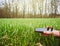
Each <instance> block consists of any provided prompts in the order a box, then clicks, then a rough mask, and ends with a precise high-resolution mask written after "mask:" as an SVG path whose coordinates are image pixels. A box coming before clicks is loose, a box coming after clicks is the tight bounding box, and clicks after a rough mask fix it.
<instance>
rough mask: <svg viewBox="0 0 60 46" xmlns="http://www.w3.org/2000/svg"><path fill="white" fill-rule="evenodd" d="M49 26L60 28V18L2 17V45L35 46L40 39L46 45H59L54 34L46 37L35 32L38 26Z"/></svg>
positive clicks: (0, 40) (0, 37)
mask: <svg viewBox="0 0 60 46" xmlns="http://www.w3.org/2000/svg"><path fill="white" fill-rule="evenodd" d="M47 26H53V27H54V29H60V19H59V18H49V19H48V18H45V19H39V18H38V19H37V18H36V19H33V18H32V19H22V18H21V19H0V46H35V44H36V43H37V42H38V41H40V42H41V43H42V44H43V45H44V46H58V41H56V39H55V38H54V36H49V37H44V36H42V35H40V34H38V33H36V32H35V29H36V28H44V27H47Z"/></svg>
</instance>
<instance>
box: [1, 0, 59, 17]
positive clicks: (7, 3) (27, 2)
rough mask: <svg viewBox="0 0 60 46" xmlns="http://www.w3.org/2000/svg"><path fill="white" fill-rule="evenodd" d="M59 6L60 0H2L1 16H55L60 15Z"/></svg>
mask: <svg viewBox="0 0 60 46" xmlns="http://www.w3.org/2000/svg"><path fill="white" fill-rule="evenodd" d="M2 6H3V7H2ZM59 7H60V0H23V1H22V0H4V1H2V2H0V17H1V18H3V17H4V18H5V17H6V18H43V17H53V18H55V17H56V16H58V17H60V9H59Z"/></svg>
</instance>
